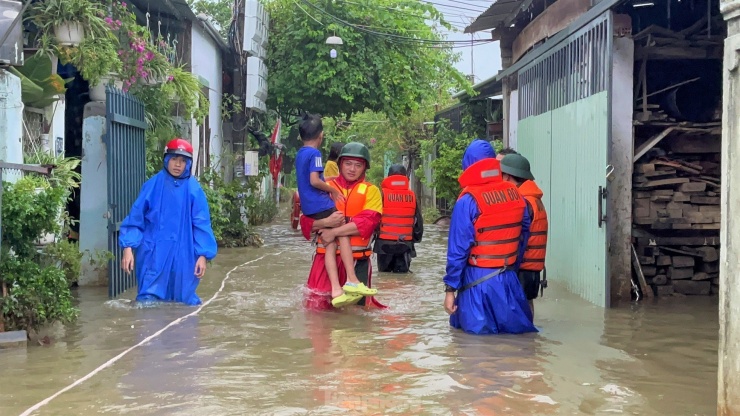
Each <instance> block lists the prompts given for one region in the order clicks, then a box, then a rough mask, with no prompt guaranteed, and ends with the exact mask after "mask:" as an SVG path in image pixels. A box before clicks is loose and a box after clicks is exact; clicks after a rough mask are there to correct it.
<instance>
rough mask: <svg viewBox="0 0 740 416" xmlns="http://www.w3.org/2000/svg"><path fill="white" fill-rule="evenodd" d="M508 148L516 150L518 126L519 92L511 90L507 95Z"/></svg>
mask: <svg viewBox="0 0 740 416" xmlns="http://www.w3.org/2000/svg"><path fill="white" fill-rule="evenodd" d="M509 106H510V107H509V119H508V120H505V121H504V122H505V123H508V124H509V147H511V148H512V149H514V150H516V127H517V125H518V124H519V91H517V90H513V91H511V93H510V94H509Z"/></svg>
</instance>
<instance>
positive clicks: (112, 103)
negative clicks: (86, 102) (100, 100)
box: [105, 87, 146, 298]
mask: <svg viewBox="0 0 740 416" xmlns="http://www.w3.org/2000/svg"><path fill="white" fill-rule="evenodd" d="M106 95H107V100H106V104H105V110H106V129H105V146H106V163H107V170H108V172H107V173H108V250H110V251H111V253H113V254H114V258H113V259H112V260H111V261H110V263H109V265H108V296H110V297H111V298H114V297H116V296H118V295H119V294H121V293H122V292H124V291H126V290H127V289H129V288H132V287H134V286H136V275H135V274H134V273H132V274H130V275H128V274H126V273H124V272H123V271H122V270H121V267H120V264H121V253H122V251H121V249H120V248H119V247H118V232H119V230H120V228H121V222H122V221H123V219H124V218H126V215H128V213H129V210H130V209H131V206H132V205H133V204H134V201H136V197H137V196H138V195H139V191H140V190H141V186H142V185H143V184H144V181H145V179H146V160H145V153H144V152H145V144H146V137H145V131H146V120H145V116H144V104H143V103H142V102H141V101H139V100H138V99H136V98H135V97H133V96H132V95H130V94H128V93H125V92H123V91H120V90H117V89H115V88H112V87H106Z"/></svg>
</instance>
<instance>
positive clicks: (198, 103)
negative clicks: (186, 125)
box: [161, 67, 209, 120]
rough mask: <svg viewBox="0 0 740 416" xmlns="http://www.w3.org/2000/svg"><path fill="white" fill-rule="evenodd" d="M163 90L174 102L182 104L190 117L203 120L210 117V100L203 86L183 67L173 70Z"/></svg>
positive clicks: (163, 85)
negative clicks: (202, 89) (207, 116)
mask: <svg viewBox="0 0 740 416" xmlns="http://www.w3.org/2000/svg"><path fill="white" fill-rule="evenodd" d="M161 88H162V92H163V93H164V94H166V95H167V96H168V97H170V98H171V99H172V101H173V102H178V103H180V104H182V106H183V107H184V109H185V112H186V113H187V115H188V116H192V117H193V118H195V119H196V120H201V119H203V118H204V117H205V116H206V115H208V109H209V105H208V98H207V97H206V96H205V95H204V94H203V91H201V88H203V85H202V84H201V83H200V80H198V78H196V76H195V75H193V74H191V73H190V72H188V71H186V70H185V69H184V68H183V67H175V68H173V69H172V70H171V73H170V75H169V77H167V82H165V83H164V84H162V87H161Z"/></svg>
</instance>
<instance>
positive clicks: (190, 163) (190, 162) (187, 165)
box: [164, 154, 193, 179]
mask: <svg viewBox="0 0 740 416" xmlns="http://www.w3.org/2000/svg"><path fill="white" fill-rule="evenodd" d="M175 156H178V155H175V154H166V155H164V171H165V172H167V174H169V175H170V176H172V177H173V178H174V176H173V175H172V174H171V173H170V171H169V170H167V164H168V163H170V159H172V158H173V157H175ZM186 160H187V162H185V170H183V171H182V175H180V177H179V178H175V179H187V178H189V177H190V169H191V168H192V167H193V159H190V158H186Z"/></svg>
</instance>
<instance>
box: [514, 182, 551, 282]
mask: <svg viewBox="0 0 740 416" xmlns="http://www.w3.org/2000/svg"><path fill="white" fill-rule="evenodd" d="M519 192H520V193H521V194H522V195H523V196H524V199H526V200H527V201H528V202H529V204H530V205H531V206H532V213H533V215H532V225H531V226H530V227H529V231H530V234H529V240H528V241H527V249H526V251H525V252H524V258H523V259H522V264H521V265H520V266H519V268H520V269H522V270H531V271H535V272H541V271H542V270H543V269H544V268H545V254H546V249H547V229H548V223H547V212H546V211H545V205H544V204H543V203H542V199H541V198H542V191H541V190H540V189H539V187H537V184H535V183H534V182H532V181H526V182H524V183H523V184H522V185H521V186H519Z"/></svg>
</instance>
